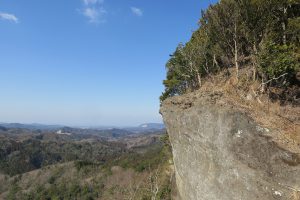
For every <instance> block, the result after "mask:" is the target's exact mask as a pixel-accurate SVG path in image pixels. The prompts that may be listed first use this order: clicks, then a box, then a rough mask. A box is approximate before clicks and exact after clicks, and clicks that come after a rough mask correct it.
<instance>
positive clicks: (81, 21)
mask: <svg viewBox="0 0 300 200" xmlns="http://www.w3.org/2000/svg"><path fill="white" fill-rule="evenodd" d="M214 2H215V0H207V1H201V0H184V1H183V0H181V1H179V0H163V1H150V0H63V1H62V0H26V1H24V0H0V33H1V34H0V75H1V78H0V92H1V96H0V122H21V123H46V124H65V125H80V126H82V125H119V126H128V125H137V124H140V123H144V122H161V117H160V115H159V113H158V110H159V96H160V94H161V92H162V91H163V85H162V80H163V79H164V77H165V63H166V62H167V60H168V58H169V54H171V53H172V52H173V51H174V50H175V48H176V46H177V44H178V43H179V42H186V41H187V40H188V39H189V38H190V36H191V33H192V31H193V30H195V29H196V28H197V20H198V19H199V17H200V10H201V9H205V8H206V7H207V6H208V5H209V4H210V3H214Z"/></svg>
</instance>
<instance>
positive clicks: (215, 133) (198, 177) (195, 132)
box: [160, 92, 300, 200]
mask: <svg viewBox="0 0 300 200" xmlns="http://www.w3.org/2000/svg"><path fill="white" fill-rule="evenodd" d="M160 112H161V114H162V115H163V119H164V122H165V125H166V128H167V131H168V134H169V137H170V142H171V145H172V151H173V160H174V165H175V175H176V185H177V189H178V193H179V196H180V199H182V200H253V199H264V200H269V199H270V200H271V199H282V200H284V199H286V200H299V199H300V154H299V153H300V151H299V149H300V148H299V143H298V142H297V141H292V140H290V139H287V138H285V137H283V136H282V135H283V133H282V131H281V130H280V128H278V127H277V128H274V127H276V126H265V125H266V124H268V123H260V121H259V120H260V119H259V118H255V117H254V116H253V115H252V114H251V111H250V112H249V110H246V109H244V108H243V106H239V105H236V104H234V103H232V101H230V98H229V97H226V95H224V94H223V93H222V92H196V93H190V94H186V95H182V96H175V97H171V98H168V99H167V100H165V101H163V103H162V106H161V110H160ZM259 116H260V117H261V118H263V117H265V118H267V117H268V115H265V116H263V115H261V114H260V115H259ZM298 117H299V116H298ZM268 119H269V118H268ZM277 121H278V120H277ZM269 122H270V121H269ZM272 123H273V124H274V120H273V121H272ZM275 123H276V120H275ZM292 124H293V123H292ZM277 125H280V123H279V122H278V124H277ZM295 126H296V125H295ZM298 128H299V127H296V128H295V129H294V130H295V133H296V134H298V135H299V132H298V133H297V131H298V130H299V129H298ZM283 138H284V139H283Z"/></svg>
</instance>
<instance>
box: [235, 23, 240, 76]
mask: <svg viewBox="0 0 300 200" xmlns="http://www.w3.org/2000/svg"><path fill="white" fill-rule="evenodd" d="M234 63H235V68H236V77H237V78H238V77H239V62H238V44H237V27H236V23H235V24H234Z"/></svg>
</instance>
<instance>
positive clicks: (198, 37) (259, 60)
mask: <svg viewBox="0 0 300 200" xmlns="http://www.w3.org/2000/svg"><path fill="white" fill-rule="evenodd" d="M198 23H199V28H198V30H196V31H195V32H194V33H193V35H192V37H191V40H190V41H189V42H187V43H186V44H179V45H178V47H177V49H176V51H175V52H174V53H173V54H172V55H171V58H170V60H169V61H168V63H167V65H166V67H167V77H166V80H164V85H165V92H164V93H163V94H162V96H161V97H160V98H161V101H163V100H164V99H166V98H167V97H170V96H174V95H181V94H183V93H186V92H188V91H194V90H196V89H199V88H200V87H201V86H202V85H203V82H204V80H206V79H209V78H211V77H212V76H213V75H215V74H217V73H219V72H226V73H227V75H228V76H229V77H235V78H236V80H237V81H241V80H242V78H241V77H242V76H241V74H242V72H243V70H244V71H245V69H246V71H247V80H248V81H249V80H251V81H256V82H258V83H260V84H261V85H260V90H261V91H266V90H267V89H268V88H277V89H278V90H279V91H281V93H283V92H284V91H287V89H288V90H291V91H292V92H291V94H289V95H290V96H291V98H292V99H294V100H295V99H298V98H299V90H298V89H299V85H300V84H299V81H300V77H299V76H300V72H299V71H300V70H299V69H300V48H299V47H300V41H299V40H300V1H299V0H268V1H266V0H220V1H219V3H217V4H215V5H211V6H210V7H209V8H208V9H207V10H205V11H202V13H201V18H200V19H199V22H198ZM293 88H294V89H293ZM295 88H296V90H295ZM278 96H281V97H282V98H287V97H285V96H283V95H282V94H280V92H279V93H278Z"/></svg>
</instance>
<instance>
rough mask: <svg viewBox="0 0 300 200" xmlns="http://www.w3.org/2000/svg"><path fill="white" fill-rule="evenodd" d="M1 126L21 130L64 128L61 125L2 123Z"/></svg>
mask: <svg viewBox="0 0 300 200" xmlns="http://www.w3.org/2000/svg"><path fill="white" fill-rule="evenodd" d="M0 126H2V127H5V128H21V129H30V130H38V129H40V130H55V129H59V128H61V127H63V126H61V125H45V124H37V123H34V124H21V123H0Z"/></svg>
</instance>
